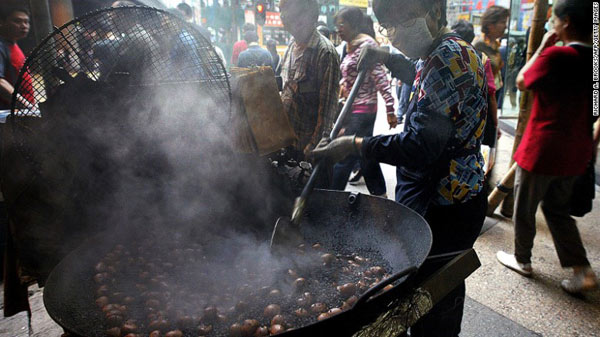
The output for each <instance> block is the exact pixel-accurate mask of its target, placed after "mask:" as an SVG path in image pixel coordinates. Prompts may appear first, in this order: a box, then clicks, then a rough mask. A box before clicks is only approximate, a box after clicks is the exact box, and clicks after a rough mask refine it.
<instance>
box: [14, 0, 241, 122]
mask: <svg viewBox="0 0 600 337" xmlns="http://www.w3.org/2000/svg"><path fill="white" fill-rule="evenodd" d="M75 75H84V76H85V77H87V78H89V79H91V80H93V81H95V82H97V83H99V84H103V83H107V84H109V83H110V84H115V83H122V82H126V83H127V84H128V85H134V86H137V85H139V86H147V85H161V84H169V83H170V84H176V83H181V82H187V83H189V82H197V84H198V86H199V88H200V90H202V91H203V92H204V93H203V94H205V95H206V96H208V97H210V98H212V100H213V101H214V103H215V104H216V105H218V106H220V107H223V110H224V111H229V108H230V100H231V90H230V85H229V80H228V76H227V72H226V70H225V67H224V66H223V63H222V61H221V59H220V58H219V56H218V54H217V53H216V52H215V50H214V48H213V46H212V45H211V43H210V42H209V41H208V40H207V39H206V37H204V36H202V35H201V34H200V32H199V31H198V30H197V29H196V28H195V27H194V25H193V24H189V23H187V22H185V21H183V20H181V19H180V18H178V17H176V16H174V15H172V14H169V13H167V12H164V11H161V10H158V9H155V8H150V7H140V6H135V7H120V8H107V9H102V10H99V11H96V12H92V13H89V14H87V15H85V16H83V17H81V18H77V19H75V20H73V21H71V22H69V23H67V24H65V25H64V26H62V27H60V28H57V29H56V30H55V31H54V32H53V33H52V34H51V35H50V36H48V37H47V38H46V39H44V41H43V42H42V43H41V44H40V45H39V46H38V47H37V48H36V49H35V50H34V51H33V53H32V54H31V56H30V57H29V58H28V59H27V60H26V62H25V65H24V67H23V69H22V71H21V73H20V76H19V79H18V81H17V83H16V85H15V94H14V96H13V101H12V109H11V112H12V115H13V117H14V116H36V117H39V116H40V114H41V112H40V109H39V104H41V103H44V102H45V101H46V100H47V99H48V97H50V96H51V95H53V94H54V92H55V91H56V89H57V88H58V87H59V86H60V85H61V84H64V82H65V81H68V79H69V78H68V77H74V76H75Z"/></svg>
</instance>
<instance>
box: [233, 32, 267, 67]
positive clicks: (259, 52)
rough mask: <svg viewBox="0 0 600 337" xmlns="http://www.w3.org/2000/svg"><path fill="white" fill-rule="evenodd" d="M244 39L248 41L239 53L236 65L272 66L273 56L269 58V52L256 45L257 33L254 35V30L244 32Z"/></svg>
mask: <svg viewBox="0 0 600 337" xmlns="http://www.w3.org/2000/svg"><path fill="white" fill-rule="evenodd" d="M244 40H246V42H248V49H246V50H244V51H243V52H242V53H240V56H239V58H238V64H237V66H238V67H240V68H250V67H258V66H270V67H273V58H271V53H269V51H268V50H266V49H264V48H262V47H261V46H259V45H258V35H256V33H255V32H253V31H248V32H246V34H244Z"/></svg>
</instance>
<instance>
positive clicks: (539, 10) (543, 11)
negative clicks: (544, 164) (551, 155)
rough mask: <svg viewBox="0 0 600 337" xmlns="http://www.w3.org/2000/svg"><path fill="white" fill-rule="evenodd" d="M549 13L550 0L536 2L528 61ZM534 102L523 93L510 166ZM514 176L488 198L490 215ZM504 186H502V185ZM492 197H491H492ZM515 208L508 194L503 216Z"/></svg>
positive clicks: (512, 171)
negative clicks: (500, 194) (498, 195)
mask: <svg viewBox="0 0 600 337" xmlns="http://www.w3.org/2000/svg"><path fill="white" fill-rule="evenodd" d="M547 13H548V0H535V3H534V5H533V20H532V22H531V31H530V33H529V43H528V45H527V60H528V61H529V59H530V58H531V56H533V54H534V53H535V51H536V50H537V48H538V47H539V46H540V43H541V42H542V38H543V37H544V23H545V22H546V15H547ZM532 102H533V96H532V95H531V92H529V91H524V92H522V93H521V100H520V110H519V119H518V122H517V130H516V131H515V141H514V143H513V150H512V154H511V161H510V165H511V166H513V164H514V160H513V159H512V158H513V157H514V154H515V152H516V151H517V148H518V147H519V144H520V143H521V138H522V137H523V133H524V132H525V128H526V126H527V122H528V121H529V116H530V115H531V104H532ZM514 175H515V170H510V171H509V172H508V173H507V174H506V175H505V176H504V178H503V179H502V181H503V182H506V185H504V186H500V188H498V187H497V188H495V189H494V191H493V192H492V193H493V194H494V195H496V197H495V198H489V197H488V215H490V214H492V213H494V210H495V209H496V208H497V207H498V204H499V201H498V200H499V199H500V198H497V194H498V193H504V192H502V190H503V189H504V190H506V189H507V188H508V189H511V188H512V186H514ZM500 185H502V184H500ZM490 196H491V195H490ZM513 206H514V200H513V194H512V192H511V193H508V195H507V197H506V198H505V199H504V203H503V204H502V214H503V215H505V216H508V217H510V216H512V213H513V212H512V211H513Z"/></svg>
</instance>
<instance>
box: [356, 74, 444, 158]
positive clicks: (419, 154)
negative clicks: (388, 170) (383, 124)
mask: <svg viewBox="0 0 600 337" xmlns="http://www.w3.org/2000/svg"><path fill="white" fill-rule="evenodd" d="M422 75H423V77H422V83H423V86H422V91H423V92H425V93H426V95H425V96H424V97H420V98H419V101H418V103H417V109H416V111H415V112H413V113H412V115H411V123H410V124H408V125H407V126H406V127H405V129H404V131H403V132H401V133H399V134H395V135H388V136H377V137H366V138H365V139H364V140H362V141H361V152H362V154H363V155H364V156H365V157H367V158H371V159H375V160H377V161H379V162H382V163H387V164H390V165H395V166H406V167H411V168H417V169H418V168H427V167H431V165H432V164H434V163H435V162H436V161H437V160H438V159H439V157H440V155H441V154H442V153H443V151H444V149H445V148H446V146H447V143H448V141H449V140H450V139H451V137H452V136H453V135H454V132H455V127H454V123H453V121H452V119H451V118H450V109H451V107H449V106H447V104H446V103H445V100H443V99H440V98H438V97H436V95H437V91H436V90H435V88H433V85H440V84H441V85H448V86H449V85H451V83H450V82H453V81H454V78H453V77H452V75H451V73H450V72H447V71H442V69H438V68H436V67H433V66H431V67H430V66H427V67H426V68H425V69H423V73H422ZM429 79H437V80H435V81H430V80H429Z"/></svg>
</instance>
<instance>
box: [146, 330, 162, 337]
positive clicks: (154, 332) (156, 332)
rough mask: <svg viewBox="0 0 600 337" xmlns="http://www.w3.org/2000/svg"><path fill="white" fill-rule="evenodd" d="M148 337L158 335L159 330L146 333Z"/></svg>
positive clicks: (156, 336) (157, 336)
mask: <svg viewBox="0 0 600 337" xmlns="http://www.w3.org/2000/svg"><path fill="white" fill-rule="evenodd" d="M148 337H160V331H158V330H154V331H152V332H151V333H150V334H149V335H148Z"/></svg>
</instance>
